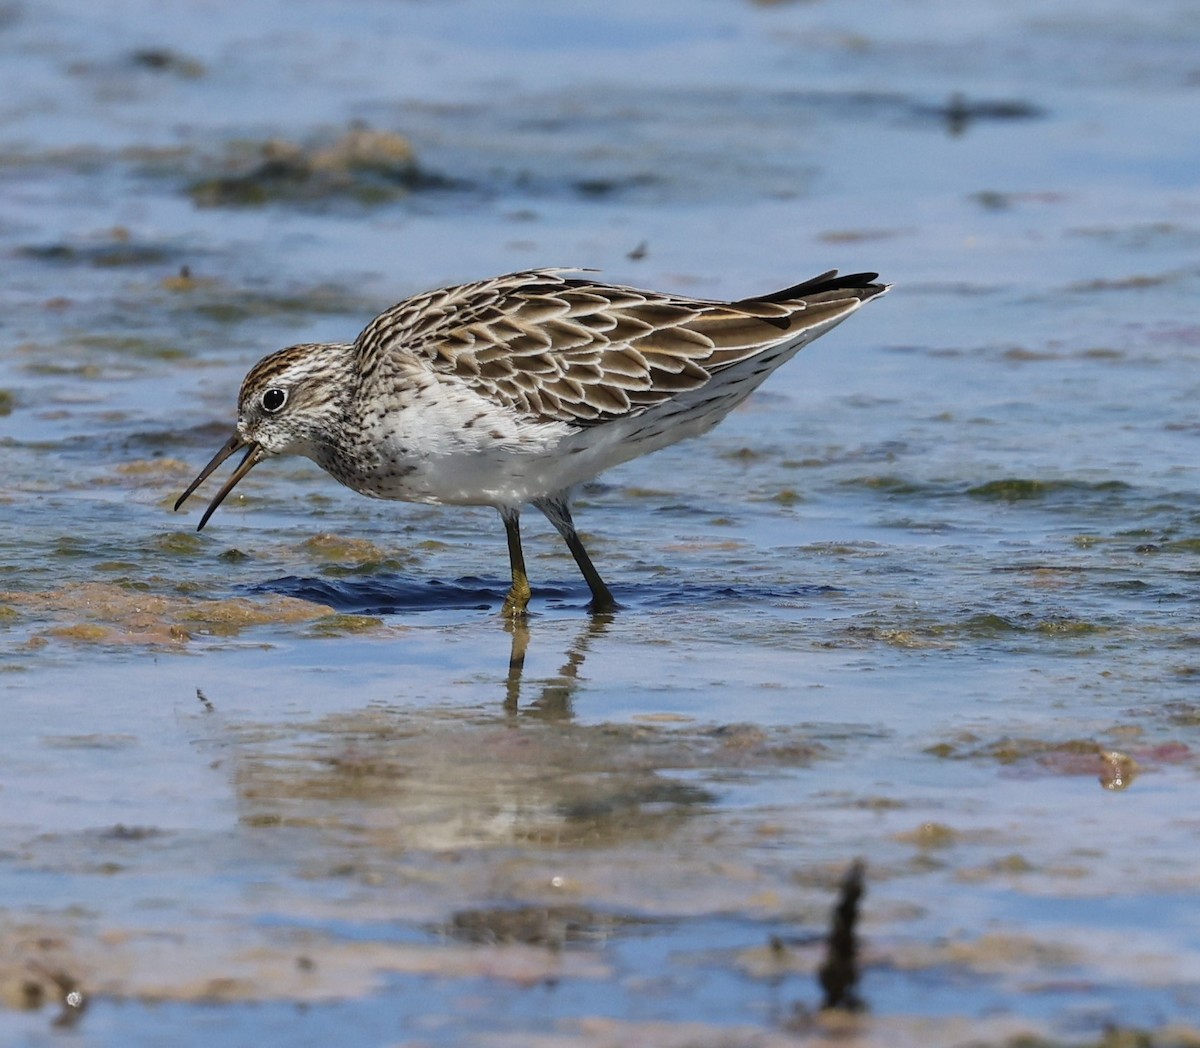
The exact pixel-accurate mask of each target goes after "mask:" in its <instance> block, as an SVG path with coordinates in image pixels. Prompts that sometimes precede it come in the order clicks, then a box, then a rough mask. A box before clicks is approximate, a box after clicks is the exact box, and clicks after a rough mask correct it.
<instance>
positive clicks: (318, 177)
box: [188, 127, 451, 207]
mask: <svg viewBox="0 0 1200 1048" xmlns="http://www.w3.org/2000/svg"><path fill="white" fill-rule="evenodd" d="M225 163H226V167H227V168H230V169H232V170H230V171H229V173H227V174H219V175H215V176H211V177H207V178H201V179H199V180H198V181H196V182H194V183H193V184H192V186H191V188H190V189H189V191H188V192H189V194H190V196H191V198H192V200H193V201H194V202H195V203H196V204H198V205H199V206H201V207H262V206H264V205H266V204H272V203H277V202H285V203H310V204H311V203H319V202H321V201H328V200H335V199H339V198H340V199H348V200H353V201H356V202H357V203H360V204H366V205H371V204H381V203H386V202H388V201H391V200H394V199H396V198H397V197H401V196H404V195H406V194H408V193H411V192H414V191H416V190H421V189H430V188H444V187H447V186H449V185H451V182H450V180H448V179H445V178H442V177H440V176H437V175H432V174H430V173H429V172H428V171H426V170H424V169H423V168H422V167H421V166H420V165H419V164H418V163H417V157H416V152H415V151H414V149H413V147H412V143H411V142H410V141H409V140H408V139H407V138H405V137H404V136H403V135H399V134H396V133H395V132H392V131H377V130H374V129H372V128H367V127H354V128H351V129H350V130H349V131H347V132H345V133H344V134H343V135H341V136H340V137H339V138H337V139H336V140H334V141H333V142H328V143H317V144H312V145H299V144H297V143H295V142H288V141H285V140H283V139H272V140H270V141H268V142H264V143H261V144H258V145H250V144H247V145H243V146H235V147H233V148H232V149H231V151H230V155H229V156H228V157H227V159H226V162H225Z"/></svg>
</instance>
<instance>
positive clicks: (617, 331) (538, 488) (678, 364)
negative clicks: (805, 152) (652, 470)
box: [175, 269, 888, 616]
mask: <svg viewBox="0 0 1200 1048" xmlns="http://www.w3.org/2000/svg"><path fill="white" fill-rule="evenodd" d="M876 277H877V274H875V273H854V274H850V275H847V276H838V274H837V271H836V270H831V271H829V272H828V273H822V274H821V275H820V276H818V277H814V278H813V279H812V280H807V281H805V282H804V283H801V284H796V285H793V286H792V287H788V288H785V289H784V290H782V291H776V292H773V293H772V294H769V295H759V296H755V297H753V298H746V299H741V300H739V301H736V302H716V301H709V300H705V299H695V298H688V297H685V296H682V295H672V294H660V293H657V292H653V291H639V290H637V289H635V288H631V287H621V286H619V285H611V284H605V283H602V282H600V281H597V280H594V279H592V278H591V277H590V276H588V275H586V274H582V273H580V272H579V271H575V270H563V269H535V270H529V271H526V272H522V273H510V274H507V275H505V276H499V277H494V278H492V279H490V280H481V281H478V282H476V283H471V284H463V285H460V286H458V287H449V288H442V289H440V290H437V291H430V292H427V293H425V294H422V295H417V296H416V297H414V298H410V299H408V300H406V301H404V302H401V303H400V304H399V305H396V306H393V307H392V308H391V309H389V310H387V311H386V312H384V313H381V314H380V315H379V316H378V317H376V318H375V319H374V320H372V321H371V323H370V324H368V325H367V326H366V328H365V329H364V330H363V332H362V334H360V335H359V336H358V338H357V339H356V340H355V341H354V342H353V343H349V342H337V343H322V344H311V343H310V344H305V345H299V346H290V347H288V348H287V349H281V350H279V351H278V352H276V353H272V354H271V355H270V356H268V357H265V358H264V359H262V360H261V361H259V362H258V363H257V364H255V365H254V367H253V368H251V369H250V373H249V374H248V375H247V376H246V378H245V380H244V381H243V382H242V388H241V392H240V394H239V395H238V421H237V429H236V430H235V431H234V434H233V436H231V437H230V438H229V440H228V441H227V442H226V443H225V444H224V445H223V446H222V447H221V449H220V450H219V451H218V452H217V453H216V455H214V456H213V458H212V461H210V462H209V463H208V465H207V466H205V467H204V468H203V469H202V470H201V471H200V475H199V476H198V477H196V479H195V480H194V481H192V483H191V484H190V485H188V489H187V490H186V491H185V492H184V493H183V494H182V495H181V496H180V497H179V500H178V501H177V502H176V503H175V508H176V509H179V507H180V506H182V505H183V503H184V501H185V500H186V499H187V498H188V496H189V495H191V494H192V492H193V491H195V490H196V488H198V487H199V486H200V484H201V483H202V482H203V481H204V480H205V479H206V478H207V477H208V476H209V474H211V473H212V472H213V470H215V469H216V468H217V467H218V466H219V465H220V464H221V463H222V462H224V461H225V460H226V459H227V458H229V456H231V455H233V454H234V453H235V452H237V451H240V450H242V449H243V448H244V449H246V454H245V457H244V458H243V459H242V461H241V463H240V464H239V465H238V467H237V468H236V469H235V470H234V471H233V474H232V475H231V476H230V477H229V479H228V480H227V481H226V482H225V484H224V486H223V487H222V488H221V490H220V491H218V492H217V493H216V495H215V496H214V497H213V500H212V501H211V502H210V503H209V505H208V508H207V509H206V510H205V511H204V515H203V516H202V517H201V518H200V524H199V528H203V527H204V525H205V524H206V523H207V522H208V519H209V517H211V516H212V514H213V512H214V511H215V510H216V508H217V507H218V506H219V505H220V504H221V502H222V500H223V499H224V498H225V496H226V495H228V494H229V493H230V491H232V490H233V488H234V485H236V484H237V483H238V481H240V480H241V479H242V478H243V477H244V476H245V475H246V474H247V473H249V472H250V470H251V469H253V468H254V467H255V466H256V465H257V464H258V463H259V462H261V461H262V460H263V459H265V458H269V457H271V456H272V455H305V456H307V457H308V458H310V459H312V460H313V461H314V462H316V463H317V465H319V466H320V467H321V468H322V469H324V470H325V471H326V472H328V473H330V474H332V475H333V476H334V478H336V479H337V480H339V481H341V483H343V484H345V485H346V486H347V487H349V488H353V489H354V490H355V491H358V492H361V493H362V494H364V495H370V496H372V497H374V498H380V499H399V500H402V501H405V502H425V503H438V504H443V505H467V506H479V505H482V506H494V507H495V508H496V509H497V510H499V512H500V516H501V518H502V519H503V521H504V529H505V532H506V534H507V537H508V556H509V562H510V566H511V568H512V588H511V589H510V590H509V592H508V596H507V597H506V598H505V601H504V607H503V611H504V613H505V614H506V615H510V616H519V615H523V614H525V612H526V609H527V607H528V604H529V597H530V588H529V579H528V576H527V575H526V573H525V558H524V554H523V552H522V549H521V533H520V523H519V522H520V512H521V507H522V506H524V505H526V504H527V503H532V504H533V505H534V506H536V507H537V508H538V509H539V510H541V511H542V513H544V514H545V515H546V516H547V517H548V518H549V520H550V522H551V523H552V524H553V525H554V527H555V528H556V529H557V530H558V532H559V534H561V535H562V537H563V539H564V540H566V544H567V548H568V549H570V551H571V553H572V555H573V556H574V557H575V562H576V563H577V564H578V565H579V570H580V571H581V572H582V573H583V577H584V579H585V580H586V581H587V584H588V588H589V589H590V590H591V593H592V601H591V605H590V607H591V609H592V610H593V611H608V610H611V609H612V608H614V607H615V606H616V603H615V601H614V600H613V596H612V593H611V592H610V591H609V589H608V587H607V586H606V585H605V584H604V581H603V579H601V578H600V574H599V572H597V571H596V568H595V566H594V565H593V564H592V561H591V558H590V557H589V556H588V554H587V550H585V549H584V547H583V543H582V541H581V540H580V538H579V533H578V532H577V531H576V530H575V524H574V522H573V521H572V519H571V508H570V503H571V493H572V491H573V490H574V489H575V488H576V487H577V486H578V485H579V484H581V483H583V482H584V481H587V480H590V479H592V478H593V477H595V476H596V475H597V474H599V473H601V472H603V471H604V470H606V469H608V468H609V467H611V466H615V465H617V464H619V463H621V462H627V461H628V460H630V459H632V458H636V457H637V456H639V455H645V454H648V453H649V452H651V451H657V450H658V449H659V448H664V447H666V446H667V445H669V444H674V443H675V442H676V441H678V440H683V439H684V438H685V437H694V436H697V435H698V434H701V433H704V432H706V431H707V430H709V429H711V428H712V427H713V426H715V425H716V424H717V423H718V422H720V421H721V419H723V418H724V417H725V416H726V415H727V414H729V412H730V411H732V410H733V409H734V408H735V407H736V406H737V405H738V404H740V403H741V402H742V401H743V400H745V399H746V397H747V396H748V395H749V394H750V393H751V392H752V391H753V390H754V389H755V388H756V387H757V386H758V385H759V384H760V383H762V382H763V380H764V379H765V378H766V377H767V376H768V375H769V374H770V373H771V372H772V371H774V370H775V369H776V368H777V367H779V365H780V364H782V363H783V362H784V361H786V360H789V359H790V358H791V357H792V356H794V355H795V354H796V353H797V352H798V351H799V350H800V349H801V348H802V347H803V346H805V345H807V344H808V343H809V342H811V341H812V340H813V339H815V338H817V337H819V336H821V335H823V334H825V332H826V331H828V330H830V328H832V327H834V326H835V325H837V324H839V323H841V322H842V321H843V320H845V319H846V317H848V316H849V315H850V314H851V313H853V312H854V311H855V310H856V309H858V308H859V307H860V306H861V305H862V304H863V303H864V302H867V301H869V300H871V299H872V298H875V297H877V296H878V295H881V294H883V293H884V292H885V291H886V290H887V288H888V285H886V284H878V283H875V282H874V281H875V280H876ZM199 528H198V529H197V530H199Z"/></svg>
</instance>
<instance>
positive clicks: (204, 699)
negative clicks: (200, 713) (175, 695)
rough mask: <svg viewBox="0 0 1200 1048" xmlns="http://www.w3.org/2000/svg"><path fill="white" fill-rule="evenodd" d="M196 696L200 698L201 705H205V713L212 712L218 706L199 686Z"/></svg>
mask: <svg viewBox="0 0 1200 1048" xmlns="http://www.w3.org/2000/svg"><path fill="white" fill-rule="evenodd" d="M196 698H198V699H199V700H200V705H201V706H203V707H204V712H205V713H212V712H213V710H215V709H216V708H217V707H216V706H214V705H213V704H212V703H211V702H209V700H208V696H207V695H205V694H204V692H202V691H201V690H200V689H199V688H197V689H196Z"/></svg>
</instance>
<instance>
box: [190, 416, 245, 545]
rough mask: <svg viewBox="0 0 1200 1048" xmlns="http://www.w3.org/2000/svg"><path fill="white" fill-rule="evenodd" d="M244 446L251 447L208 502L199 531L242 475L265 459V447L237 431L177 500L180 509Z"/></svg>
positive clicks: (197, 528) (198, 525) (198, 527)
mask: <svg viewBox="0 0 1200 1048" xmlns="http://www.w3.org/2000/svg"><path fill="white" fill-rule="evenodd" d="M242 448H248V449H249V450H247V452H246V457H245V458H243V459H242V461H241V462H239V463H238V467H237V469H235V470H234V471H233V473H232V474H231V475H230V477H229V479H228V480H227V481H225V483H224V485H223V486H222V487H221V490H220V491H218V492H217V493H216V495H214V496H213V500H212V502H210V503H209V504H208V509H206V510H205V511H204V515H203V516H202V517H201V518H200V523H199V524H197V525H196V530H197V531H200V530H201V529H202V528H203V527H204V525H205V524H207V523H208V518H209V517H211V516H212V515H213V514H214V513H216V511H217V507H218V506H219V505H220V504H221V503H222V502H224V501H225V496H226V495H228V494H229V493H230V492H231V491H232V490H233V489H234V488H235V487H236V486H237V482H238V481H239V480H241V479H242V477H244V476H245V475H246V474H247V473H249V472H250V471H251V470H252V469H253V468H254V467H255V466H257V465H258V464H259V463H260V462H261V461H262V460H263V458H265V455H264V453H263V449H262V448H261V447H260V446H259V445H258V444H253V443H251V442H249V441H246V440H243V439H242V436H241V434H240V433H235V434H234V435H233V436H232V437H230V438H229V439H228V440H227V441H226V442H225V443H224V444H223V445H221V449H220V451H218V452H217V453H216V454H215V455H214V456H213V457H212V458H211V459H210V460H209V463H208V465H207V466H205V467H204V468H203V469H202V470H201V471H200V475H199V476H198V477H196V479H195V480H193V481H192V482H191V483H190V484H189V485H188V486H187V490H186V491H185V492H184V493H183V494H182V495H180V496H179V498H178V500H177V501H176V503H175V508H176V509H179V507H180V506H182V505H183V504H184V503H185V502H186V501H187V499H188V497H189V496H190V495H191V494H192V492H193V491H195V490H196V489H197V488H198V487H199V486H200V485H201V484H203V483H204V482H205V481H206V480H207V479H208V478H209V475H210V474H211V473H212V471H213V470H215V469H216V468H217V467H218V466H219V465H220V464H221V463H222V462H224V461H225V460H226V459H227V458H229V456H230V455H233V454H235V453H236V452H238V451H241V450H242Z"/></svg>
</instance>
